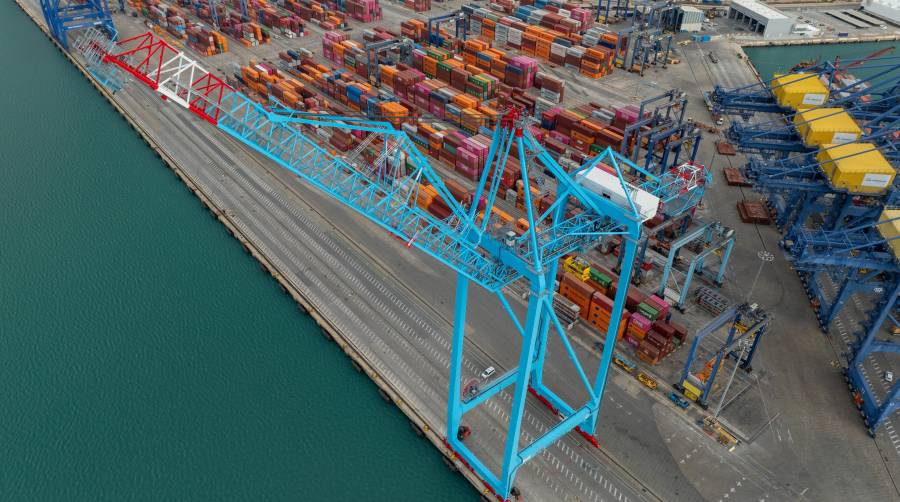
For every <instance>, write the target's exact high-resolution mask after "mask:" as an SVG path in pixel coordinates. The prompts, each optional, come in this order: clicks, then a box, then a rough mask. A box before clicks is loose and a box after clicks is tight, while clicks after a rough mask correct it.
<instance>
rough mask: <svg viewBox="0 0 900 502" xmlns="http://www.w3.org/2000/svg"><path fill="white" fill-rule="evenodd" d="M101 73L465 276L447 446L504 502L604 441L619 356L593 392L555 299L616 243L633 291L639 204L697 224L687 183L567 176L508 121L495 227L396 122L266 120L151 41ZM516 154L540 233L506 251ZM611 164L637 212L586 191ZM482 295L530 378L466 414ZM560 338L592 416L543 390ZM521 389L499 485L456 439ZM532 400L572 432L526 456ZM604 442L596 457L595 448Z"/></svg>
mask: <svg viewBox="0 0 900 502" xmlns="http://www.w3.org/2000/svg"><path fill="white" fill-rule="evenodd" d="M102 62H103V63H107V64H114V65H116V66H118V67H120V68H122V69H124V70H126V71H128V72H129V73H131V74H132V75H134V76H135V77H137V79H138V80H139V81H140V82H142V83H143V84H145V85H147V86H149V87H150V88H151V89H153V90H154V91H156V92H158V93H160V94H161V96H162V97H163V98H165V99H167V100H169V101H170V102H174V103H175V104H178V105H180V106H182V107H184V108H187V109H189V110H190V111H192V112H193V113H195V114H197V115H198V116H200V117H201V118H203V119H204V120H206V121H207V122H210V123H211V124H213V125H215V126H216V127H218V128H219V129H221V130H222V131H224V132H225V133H227V134H229V135H230V136H232V137H234V138H236V139H238V140H239V141H240V142H242V143H243V144H245V145H247V146H248V147H250V148H252V149H254V150H256V151H257V152H259V153H261V154H262V155H264V156H266V157H268V158H270V159H271V160H273V161H274V162H275V163H276V164H278V165H279V166H281V167H283V168H285V169H288V170H289V171H291V172H292V173H294V174H296V175H297V176H298V177H300V178H302V179H303V180H305V181H307V182H308V183H310V184H312V185H314V186H316V187H317V188H319V189H320V190H322V191H323V192H324V193H326V194H328V195H330V196H331V197H333V198H334V199H336V200H338V201H339V202H341V203H343V204H344V205H345V206H347V207H349V208H351V209H353V210H355V211H357V212H358V213H360V214H361V215H363V216H365V217H366V218H367V219H368V220H369V221H371V222H373V223H375V224H376V225H378V226H380V227H382V228H384V229H386V230H387V231H388V232H390V233H392V234H394V235H397V236H398V237H400V238H401V239H402V240H404V241H405V242H406V243H407V246H408V247H412V246H415V247H416V248H418V249H420V250H422V251H424V252H425V253H427V254H428V255H430V256H432V257H433V258H435V259H437V260H438V261H439V262H441V263H443V264H445V265H446V266H448V267H450V268H451V269H453V270H455V271H456V272H457V291H456V303H455V307H454V328H453V342H452V347H451V361H452V362H451V371H450V393H449V399H448V401H449V402H448V410H447V413H448V429H447V435H446V439H447V442H448V444H449V445H450V446H451V447H452V448H453V450H454V451H456V452H457V454H458V455H460V456H461V457H462V458H463V459H464V460H465V461H466V463H467V464H468V465H470V466H471V467H472V468H473V470H474V471H475V472H476V473H477V474H478V475H479V477H481V479H483V480H484V481H485V482H486V484H487V485H488V486H490V487H491V488H492V489H493V490H495V491H496V492H497V493H498V494H499V495H500V496H502V497H504V498H505V497H507V496H508V495H509V493H510V490H511V489H512V483H513V480H514V477H515V474H516V472H517V471H518V469H519V468H520V467H521V466H522V465H523V464H524V463H525V462H526V461H527V460H528V459H530V458H533V456H534V455H536V454H538V453H539V452H540V451H541V450H543V449H544V448H546V447H547V446H549V445H550V444H552V443H553V442H554V441H556V440H557V439H559V438H560V437H562V436H563V435H565V434H567V433H568V432H570V431H572V430H573V429H579V431H580V432H582V433H583V434H585V435H587V436H589V437H591V438H593V436H592V435H591V434H592V433H593V431H595V430H596V427H597V420H598V416H599V410H600V404H601V400H602V396H603V391H604V388H605V385H606V376H607V372H608V369H609V365H610V363H611V361H612V355H613V351H614V343H610V344H606V346H605V347H604V350H603V355H602V357H601V361H600V367H599V368H598V370H597V374H596V376H595V378H594V380H593V382H591V381H590V380H589V378H588V375H587V373H586V372H585V371H584V369H583V368H582V367H581V364H580V362H579V361H578V358H577V356H576V354H575V351H574V349H573V348H572V346H571V344H570V343H569V342H568V340H567V338H566V334H565V330H563V329H562V326H561V325H560V322H559V319H557V317H556V314H555V312H554V311H553V309H552V305H551V295H552V291H553V281H554V279H555V273H556V267H557V263H558V260H559V258H560V257H562V256H564V255H565V254H568V253H572V252H579V251H581V250H583V249H585V248H586V247H588V246H591V245H593V244H595V243H596V242H597V241H598V240H599V239H600V238H601V237H603V236H608V235H620V236H622V237H623V242H624V243H625V254H626V260H625V263H626V264H627V265H626V266H625V267H624V268H623V271H622V274H621V277H622V279H621V280H623V281H626V283H627V281H628V280H629V277H630V274H631V264H632V263H633V262H634V254H635V244H634V243H635V242H636V240H637V238H638V237H639V236H640V232H641V223H642V222H643V221H644V220H645V219H646V218H647V217H648V216H645V215H644V214H642V213H641V212H640V211H639V210H638V206H636V205H635V202H634V200H633V195H634V194H636V193H637V192H638V190H642V191H644V192H649V193H651V194H653V195H655V196H656V197H657V198H658V200H659V201H660V203H662V204H668V205H669V206H670V207H673V208H675V209H674V211H676V212H677V208H678V207H683V208H684V210H686V209H687V208H688V207H693V205H695V204H696V201H697V200H698V198H699V197H702V192H703V188H702V185H700V186H691V187H688V188H686V186H685V184H684V183H685V181H684V179H683V177H682V176H680V173H679V172H676V171H673V172H671V173H665V174H664V175H663V176H655V175H653V174H651V173H648V172H646V171H644V170H643V169H642V168H641V167H639V166H637V165H635V164H634V163H632V162H631V161H629V160H628V159H626V158H624V157H622V156H621V155H619V154H618V153H616V152H614V151H613V150H612V149H609V148H608V149H607V150H605V151H604V152H602V153H601V154H600V155H598V156H597V157H595V158H594V159H592V160H591V161H590V162H588V163H587V164H585V165H584V166H581V167H580V168H578V169H575V170H573V171H572V172H569V173H567V172H566V171H565V170H564V169H562V168H561V167H560V166H559V165H558V164H557V163H556V161H555V160H554V159H553V158H552V157H551V156H550V155H549V153H548V152H547V151H546V150H544V149H543V147H542V146H541V145H540V144H539V143H538V142H537V141H536V139H535V138H534V136H533V135H532V134H531V132H530V131H529V130H528V127H527V126H528V121H527V120H525V119H524V118H523V117H520V116H519V114H518V111H517V110H509V111H507V112H505V113H504V115H503V119H502V120H501V121H499V123H496V124H494V135H493V140H492V143H491V146H490V152H489V154H488V159H487V161H486V163H485V169H484V171H483V174H482V175H481V177H480V179H479V183H478V185H477V188H476V192H475V198H474V200H475V201H480V200H481V199H482V196H484V198H485V199H486V204H485V207H484V210H483V213H481V214H477V211H478V209H479V204H478V203H477V202H476V203H473V204H472V207H471V208H469V209H467V208H465V207H464V206H463V205H462V204H461V203H459V202H458V201H457V200H456V199H454V198H453V196H452V195H451V193H450V192H449V190H448V189H447V188H446V186H445V185H444V184H443V182H442V181H441V178H440V176H439V175H438V174H437V173H436V172H435V171H434V169H433V168H432V167H431V166H430V165H429V163H428V161H427V160H426V159H425V157H424V156H423V155H422V154H421V153H420V152H419V151H418V149H417V148H416V146H415V145H414V144H413V143H412V141H411V140H410V138H409V137H408V136H407V135H406V133H405V132H403V131H402V130H398V129H396V128H394V127H393V126H392V125H391V124H390V123H389V122H385V121H378V120H371V119H366V118H361V117H342V116H330V115H324V114H315V113H306V112H299V111H296V110H291V109H286V108H283V107H280V106H279V105H278V104H277V103H275V105H274V106H273V107H271V108H268V107H264V106H262V105H260V104H259V103H257V102H255V101H254V100H252V99H250V98H249V97H247V96H246V95H244V94H243V93H241V92H238V91H236V90H234V89H232V88H231V87H229V86H227V85H226V84H225V83H224V82H222V81H221V79H219V78H218V77H216V76H214V75H212V74H211V73H209V72H208V71H206V70H204V69H203V68H202V67H200V65H198V64H197V63H196V62H195V61H193V60H191V59H190V58H188V57H187V56H185V55H184V54H183V53H181V52H179V51H177V50H175V49H174V48H172V47H171V46H169V45H168V44H167V43H166V42H165V41H163V40H161V39H158V38H157V37H155V36H154V35H153V34H152V33H150V32H148V33H146V34H144V35H140V36H138V37H133V38H131V39H128V40H123V41H120V42H119V43H118V44H116V45H114V46H112V47H111V48H110V49H109V50H108V52H107V54H105V55H104V57H103V58H102ZM304 127H305V128H307V129H308V130H310V131H315V135H319V134H320V133H322V131H330V130H344V131H349V130H358V131H365V132H367V133H369V136H368V137H367V140H364V143H363V144H361V145H360V146H359V147H357V149H356V150H354V151H353V152H351V153H350V154H349V155H343V156H342V155H337V154H335V153H334V152H332V151H331V150H330V149H329V148H326V147H324V146H323V145H321V144H320V143H319V142H318V141H316V140H314V139H312V138H311V137H310V136H307V135H306V134H304V131H303V129H302V128H304ZM370 138H377V139H378V140H379V141H380V144H381V146H382V149H381V154H380V155H379V156H378V158H377V159H375V160H374V161H366V162H364V163H362V164H360V162H359V160H360V153H361V151H362V147H363V146H365V145H371V144H375V143H374V140H372V139H370ZM366 141H368V143H366ZM513 148H515V150H512V149H513ZM511 151H513V157H514V158H517V159H520V161H519V165H520V168H521V169H522V174H523V183H524V184H525V194H526V196H525V207H526V215H527V218H528V220H527V221H528V229H527V230H526V231H525V232H524V233H523V234H522V235H521V236H516V235H515V234H513V235H510V233H507V234H506V235H505V236H500V237H498V236H497V235H494V234H495V233H496V232H495V229H494V228H492V227H491V223H492V218H491V216H490V215H491V213H492V211H491V210H492V208H493V207H494V202H495V201H496V198H497V195H498V193H499V192H500V184H499V180H500V178H501V175H502V171H503V169H504V168H505V166H506V165H507V162H508V161H509V160H510V152H511ZM601 162H603V163H605V164H606V165H608V166H611V168H612V169H614V170H615V173H616V174H615V176H616V179H617V183H618V187H619V188H620V189H621V194H622V199H623V200H624V202H622V201H620V202H619V203H616V202H613V201H612V200H611V199H609V198H608V195H606V194H603V195H601V194H598V193H594V192H592V191H590V190H588V189H586V188H585V187H584V186H583V185H582V184H583V182H582V181H581V180H582V177H583V175H585V174H586V173H588V172H590V171H591V170H592V169H594V168H595V167H596V166H597V165H598V164H599V163H601ZM410 164H411V166H410ZM536 166H538V167H542V168H543V170H545V171H546V172H548V173H549V174H551V175H552V176H553V177H554V178H555V179H556V180H557V197H556V200H555V202H553V203H552V204H551V205H550V207H548V208H546V210H545V211H544V212H543V213H542V214H540V215H537V213H536V212H535V205H534V201H533V200H532V198H531V191H530V180H529V176H528V172H529V169H532V168H535V169H537V168H538V167H536ZM625 169H627V170H630V171H632V172H633V173H635V174H640V175H641V176H643V179H644V180H645V181H643V182H642V184H641V185H640V186H639V187H635V186H633V185H630V184H628V183H627V182H626V181H625V178H624V174H623V170H625ZM420 182H427V183H429V184H431V185H432V187H433V188H434V190H435V192H436V193H437V196H438V197H440V198H441V200H442V201H443V202H444V204H446V206H447V208H448V209H449V211H450V215H449V216H448V217H445V218H438V217H437V216H435V215H433V214H432V213H429V212H427V211H425V210H424V209H422V208H420V207H419V206H418V205H417V204H416V200H417V199H418V196H419V189H420V187H421V186H422V185H421V183H420ZM570 200H571V201H576V202H577V203H578V205H579V206H580V207H581V208H582V209H583V210H582V211H581V212H577V213H571V212H567V209H568V203H569V202H570ZM482 215H485V216H482ZM542 226H543V228H541V227H542ZM520 278H524V279H526V280H528V281H529V282H530V290H531V298H530V300H529V302H528V315H527V317H526V319H525V322H524V324H523V323H521V322H520V321H519V319H518V318H517V317H516V316H515V315H514V313H513V312H512V309H511V307H510V306H509V303H508V302H507V300H506V298H505V296H504V294H503V287H504V286H506V285H508V284H510V283H511V282H512V281H514V280H517V279H520ZM470 282H474V283H476V284H477V285H480V286H482V287H484V288H485V289H486V290H487V291H489V292H492V293H494V294H496V295H497V297H498V298H499V300H500V302H501V304H502V305H503V307H504V310H505V311H506V312H507V313H508V314H509V315H510V318H511V320H512V323H513V325H514V326H515V328H516V330H517V331H518V332H519V333H520V334H521V335H522V339H523V342H522V348H521V350H520V356H519V366H518V367H517V368H516V369H513V370H511V371H509V372H508V373H507V374H506V375H505V376H503V377H502V378H500V379H498V381H496V382H494V384H493V385H492V386H490V387H488V388H486V389H485V390H484V391H483V392H482V393H481V394H480V395H478V396H477V397H475V398H474V399H470V400H467V401H465V402H463V401H462V399H461V394H460V392H459V391H460V384H461V383H462V380H461V377H462V370H461V364H462V358H463V353H462V352H463V342H464V337H465V333H464V326H465V315H466V305H467V303H468V289H469V283H470ZM626 291H627V288H621V289H620V291H617V294H616V298H615V304H614V307H613V314H612V317H613V318H614V319H619V318H620V317H621V313H622V310H623V309H624V304H625V293H626ZM617 327H618V326H617V323H615V322H613V323H610V327H609V330H608V332H607V338H610V339H614V338H615V333H616V329H617ZM551 328H553V329H555V330H556V332H557V334H558V335H559V337H560V339H561V340H562V342H563V345H564V347H565V349H566V352H567V355H568V357H569V360H570V361H571V362H572V364H573V365H574V366H575V369H576V370H577V372H578V375H579V377H580V378H581V381H582V383H584V384H585V387H586V389H587V392H588V395H589V396H590V399H588V402H587V403H585V404H583V405H580V406H578V407H577V408H576V407H572V406H570V405H569V404H568V403H566V402H565V401H563V400H562V399H561V398H559V397H558V396H557V395H556V394H555V393H553V392H552V391H551V390H550V389H549V388H548V387H547V385H546V383H545V382H544V381H543V378H542V376H543V373H542V370H543V366H544V363H545V355H546V347H547V337H548V335H549V332H550V329H551ZM514 381H515V383H516V386H515V391H514V395H513V413H510V419H509V430H508V431H507V440H506V444H505V447H504V451H503V454H502V455H503V457H502V458H503V463H502V470H501V473H500V474H499V475H495V474H494V473H493V472H491V470H490V469H488V468H487V467H486V466H485V464H484V463H483V462H482V461H481V460H480V459H479V458H478V457H477V456H476V455H475V454H474V453H473V452H471V451H469V449H468V448H467V447H466V446H465V445H464V444H462V442H461V441H460V440H458V439H457V437H456V431H457V430H458V427H459V422H460V420H461V419H462V417H463V415H464V414H465V413H466V412H468V411H471V410H472V409H474V408H475V407H477V406H478V405H479V404H481V403H483V402H485V401H486V400H487V399H488V398H490V397H491V396H493V395H496V394H497V393H498V392H499V391H500V390H502V389H503V388H505V387H507V386H509V385H510V384H512V383H513V382H514ZM529 390H534V391H535V392H537V393H538V394H539V395H541V396H542V397H543V398H544V399H546V400H547V401H549V402H551V403H553V404H554V405H556V406H557V408H558V409H559V410H561V411H560V413H561V415H562V417H563V418H562V419H561V421H560V422H559V423H557V424H555V425H554V426H552V427H551V428H550V430H549V431H547V432H546V433H545V434H544V435H543V436H541V437H540V438H538V439H537V440H535V441H534V442H532V443H531V444H530V445H527V446H525V447H524V448H522V449H520V448H519V442H520V437H521V423H522V417H523V412H524V406H525V401H526V397H527V394H528V392H529ZM585 431H590V432H585ZM593 441H594V442H595V443H596V439H594V440H593Z"/></svg>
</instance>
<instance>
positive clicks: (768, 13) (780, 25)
mask: <svg viewBox="0 0 900 502" xmlns="http://www.w3.org/2000/svg"><path fill="white" fill-rule="evenodd" d="M728 17H729V18H731V19H736V20H738V21H740V22H742V23H744V24H746V25H747V26H748V27H749V28H750V30H751V31H755V32H756V33H760V34H762V36H763V37H764V38H779V37H786V36H789V35H790V34H791V28H792V27H793V25H794V22H793V21H792V20H791V18H789V17H788V16H786V15H784V14H783V13H781V12H780V11H778V10H775V9H773V8H772V7H769V6H768V5H766V4H764V3H760V2H757V1H756V0H731V6H729V7H728Z"/></svg>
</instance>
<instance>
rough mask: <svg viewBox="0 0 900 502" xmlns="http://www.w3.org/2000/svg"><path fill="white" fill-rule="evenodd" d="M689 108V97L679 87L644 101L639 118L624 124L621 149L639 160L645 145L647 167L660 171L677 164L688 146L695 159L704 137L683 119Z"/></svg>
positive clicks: (645, 166) (634, 159) (639, 108)
mask: <svg viewBox="0 0 900 502" xmlns="http://www.w3.org/2000/svg"><path fill="white" fill-rule="evenodd" d="M686 110H687V98H686V97H685V94H684V92H682V91H679V90H677V89H671V90H668V91H666V92H664V93H662V94H660V95H658V96H654V97H652V98H648V99H645V100H643V101H641V104H640V105H639V107H638V119H637V121H635V122H634V123H632V124H629V125H628V126H626V127H625V129H624V131H623V133H622V142H621V145H620V147H619V151H620V152H622V153H623V154H624V155H625V156H627V157H629V158H631V161H632V162H638V157H639V155H640V152H641V149H642V148H644V146H646V150H647V153H646V156H645V157H644V168H645V169H646V170H648V171H655V172H657V173H662V172H663V171H664V170H665V169H667V168H668V167H669V166H670V165H674V164H678V162H679V159H680V157H681V153H682V149H683V148H684V147H685V146H687V147H689V148H690V153H689V156H690V158H689V161H690V162H694V160H696V158H697V151H698V149H699V148H700V140H701V138H702V136H701V133H700V128H699V127H698V126H697V125H696V124H694V123H693V122H691V121H685V120H684V115H685V112H686Z"/></svg>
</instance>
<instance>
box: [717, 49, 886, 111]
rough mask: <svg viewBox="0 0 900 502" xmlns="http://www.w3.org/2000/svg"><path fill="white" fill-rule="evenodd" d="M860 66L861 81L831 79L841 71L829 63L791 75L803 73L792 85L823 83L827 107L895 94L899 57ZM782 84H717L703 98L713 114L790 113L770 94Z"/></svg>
mask: <svg viewBox="0 0 900 502" xmlns="http://www.w3.org/2000/svg"><path fill="white" fill-rule="evenodd" d="M845 62H846V61H845ZM862 64H864V65H865V68H866V70H867V71H868V72H870V74H868V75H867V76H865V77H864V78H860V79H853V80H850V81H843V80H840V79H837V78H835V77H836V76H837V75H838V74H839V73H840V72H841V71H843V70H842V69H841V68H840V67H839V66H836V65H835V64H834V62H829V61H826V62H823V63H819V64H817V65H815V66H812V67H809V68H803V69H800V70H797V71H793V72H791V73H804V74H806V75H805V76H803V77H801V78H800V79H798V80H797V81H796V82H800V81H803V80H805V79H817V80H824V81H825V83H826V88H827V89H828V91H829V96H828V97H827V99H826V100H825V102H824V103H822V104H823V105H825V106H829V107H836V106H840V105H843V104H845V103H855V102H857V101H859V100H860V98H862V97H863V96H873V99H878V98H881V97H887V96H889V95H895V96H896V95H897V87H898V76H900V58H898V57H886V58H878V59H870V60H865V61H864V62H863V63H861V65H862ZM782 85H783V84H779V83H778V82H776V79H770V80H766V81H762V82H757V83H753V84H749V85H745V86H743V87H738V88H735V89H726V88H724V87H722V86H718V85H717V86H715V88H713V90H712V91H711V92H710V93H709V94H708V96H707V97H708V98H709V100H710V102H711V103H712V107H713V112H714V113H716V114H731V115H741V116H743V117H744V118H747V119H749V118H750V117H751V116H753V114H755V113H792V112H793V109H791V108H787V107H784V106H782V105H780V104H779V103H778V101H777V100H776V98H775V94H774V91H775V90H776V89H778V88H779V87H780V86H782Z"/></svg>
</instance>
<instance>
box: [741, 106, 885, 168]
mask: <svg viewBox="0 0 900 502" xmlns="http://www.w3.org/2000/svg"><path fill="white" fill-rule="evenodd" d="M847 105H848V106H846V107H844V108H834V109H833V110H831V109H832V107H831V106H830V105H828V106H818V107H815V108H809V109H806V110H803V111H802V112H796V113H789V114H786V115H784V116H783V117H781V116H780V117H777V118H774V119H772V120H769V121H766V122H757V123H743V122H739V121H734V122H732V125H731V126H730V127H729V128H728V129H727V131H726V133H725V136H726V138H728V140H729V141H731V142H732V143H733V144H734V145H735V147H736V148H737V149H738V150H739V151H741V152H744V153H756V154H760V155H763V156H771V155H780V154H783V153H784V152H788V153H791V152H793V153H798V152H811V151H813V150H814V148H812V147H808V146H806V145H805V144H804V142H803V140H802V139H801V137H800V134H799V132H798V127H800V126H802V125H807V126H809V125H810V124H813V123H815V122H817V121H826V120H827V119H828V118H829V117H833V116H836V115H841V114H843V113H844V112H846V113H847V114H849V115H850V116H851V117H853V118H854V119H855V121H856V123H857V124H858V125H859V127H860V128H861V129H863V130H864V131H866V132H865V136H866V137H868V138H880V139H882V140H885V141H886V142H893V138H892V137H891V136H890V135H888V134H884V133H886V132H888V131H893V130H896V128H897V125H898V124H900V94H897V95H892V96H885V97H881V98H879V99H876V100H872V101H860V102H856V103H848V104H847ZM814 110H822V111H823V112H826V113H824V114H817V115H815V116H813V118H811V119H807V120H801V121H799V122H798V121H797V118H798V117H799V118H804V115H803V114H807V115H806V116H809V115H808V114H809V112H811V111H814ZM823 123H824V122H823Z"/></svg>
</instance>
